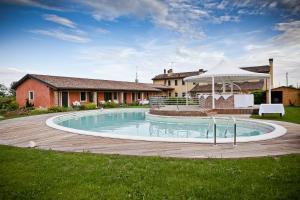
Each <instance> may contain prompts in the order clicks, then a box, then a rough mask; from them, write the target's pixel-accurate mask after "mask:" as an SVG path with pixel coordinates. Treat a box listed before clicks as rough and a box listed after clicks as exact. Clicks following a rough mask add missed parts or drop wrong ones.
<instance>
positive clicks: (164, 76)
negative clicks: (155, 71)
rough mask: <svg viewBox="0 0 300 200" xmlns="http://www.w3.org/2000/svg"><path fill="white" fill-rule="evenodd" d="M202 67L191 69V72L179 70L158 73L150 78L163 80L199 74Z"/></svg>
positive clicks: (202, 71) (201, 71)
mask: <svg viewBox="0 0 300 200" xmlns="http://www.w3.org/2000/svg"><path fill="white" fill-rule="evenodd" d="M204 72H205V71H204V70H203V69H200V70H199V71H191V72H179V73H166V74H159V75H156V76H155V77H154V78H152V80H164V79H174V78H185V77H189V76H196V75H199V74H202V73H204Z"/></svg>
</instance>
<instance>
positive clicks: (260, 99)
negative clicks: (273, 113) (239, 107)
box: [252, 90, 266, 104]
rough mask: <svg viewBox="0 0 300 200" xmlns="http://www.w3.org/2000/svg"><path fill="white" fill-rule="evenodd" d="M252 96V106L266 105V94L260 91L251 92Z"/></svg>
mask: <svg viewBox="0 0 300 200" xmlns="http://www.w3.org/2000/svg"><path fill="white" fill-rule="evenodd" d="M252 94H253V95H254V104H262V103H266V93H265V92H264V91H262V90H257V91H254V92H252Z"/></svg>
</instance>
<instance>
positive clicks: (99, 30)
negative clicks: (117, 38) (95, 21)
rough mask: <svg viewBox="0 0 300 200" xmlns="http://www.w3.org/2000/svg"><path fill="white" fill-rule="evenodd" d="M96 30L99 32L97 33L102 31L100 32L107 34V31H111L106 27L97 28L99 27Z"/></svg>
mask: <svg viewBox="0 0 300 200" xmlns="http://www.w3.org/2000/svg"><path fill="white" fill-rule="evenodd" d="M96 32H97V33H100V34H107V33H110V31H109V30H107V29H104V28H97V29H96Z"/></svg>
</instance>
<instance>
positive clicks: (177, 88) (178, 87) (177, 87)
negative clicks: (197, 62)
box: [153, 78, 195, 97]
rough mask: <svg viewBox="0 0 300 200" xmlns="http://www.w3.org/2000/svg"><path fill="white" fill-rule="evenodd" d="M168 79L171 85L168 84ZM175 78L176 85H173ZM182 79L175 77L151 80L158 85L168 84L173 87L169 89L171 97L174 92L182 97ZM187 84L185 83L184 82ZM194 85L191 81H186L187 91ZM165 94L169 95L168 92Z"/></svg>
mask: <svg viewBox="0 0 300 200" xmlns="http://www.w3.org/2000/svg"><path fill="white" fill-rule="evenodd" d="M168 80H170V82H171V85H168ZM175 80H177V85H175ZM182 81H183V79H182V78H181V79H180V78H177V79H165V80H153V84H160V85H165V86H170V87H172V88H174V90H171V91H170V93H171V97H175V93H177V94H178V97H182V96H183V95H182V93H184V92H185V87H186V86H185V85H182ZM185 84H187V83H185ZM194 87H195V85H194V84H193V83H188V91H190V90H191V89H193V88H194ZM166 96H169V95H168V94H166Z"/></svg>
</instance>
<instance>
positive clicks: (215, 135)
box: [212, 117, 217, 145]
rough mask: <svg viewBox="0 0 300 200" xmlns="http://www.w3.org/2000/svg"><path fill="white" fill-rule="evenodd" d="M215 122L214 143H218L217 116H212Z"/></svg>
mask: <svg viewBox="0 0 300 200" xmlns="http://www.w3.org/2000/svg"><path fill="white" fill-rule="evenodd" d="M212 120H213V123H214V126H213V127H214V145H217V123H216V119H215V117H212Z"/></svg>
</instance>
